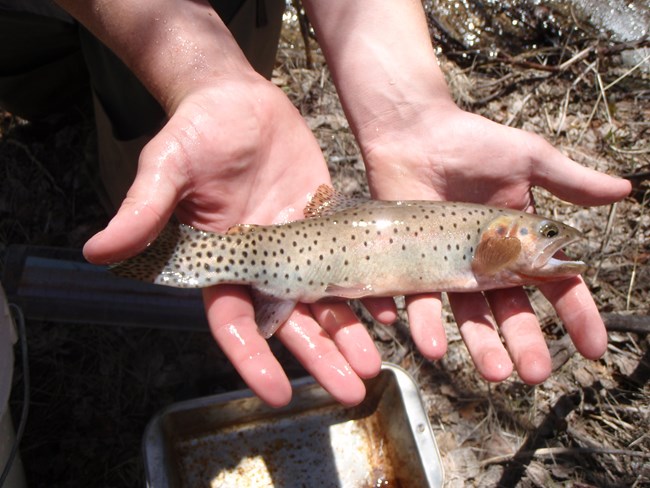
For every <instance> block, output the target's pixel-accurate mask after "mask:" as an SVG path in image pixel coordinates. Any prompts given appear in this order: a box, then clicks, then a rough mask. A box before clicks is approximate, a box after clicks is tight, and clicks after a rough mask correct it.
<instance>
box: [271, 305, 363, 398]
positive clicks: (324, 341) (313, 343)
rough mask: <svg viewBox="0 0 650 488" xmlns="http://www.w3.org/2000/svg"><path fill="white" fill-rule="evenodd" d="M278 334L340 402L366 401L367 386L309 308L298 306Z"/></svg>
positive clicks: (317, 379)
mask: <svg viewBox="0 0 650 488" xmlns="http://www.w3.org/2000/svg"><path fill="white" fill-rule="evenodd" d="M275 335H276V337H277V338H278V339H279V340H280V341H281V342H282V343H283V344H284V345H285V347H286V348H287V349H288V350H289V351H291V353H292V354H293V355H294V356H295V357H296V359H298V361H299V362H300V363H301V364H302V365H303V367H304V368H305V369H306V370H307V371H308V372H309V373H310V374H311V375H312V376H313V377H314V378H315V379H316V381H318V383H320V385H321V386H322V387H323V388H325V390H327V391H328V392H329V393H330V395H332V396H333V397H334V398H335V399H336V400H337V401H338V402H340V403H342V404H343V405H348V406H352V405H357V404H358V403H360V402H361V401H362V400H363V398H364V397H365V395H366V387H365V386H364V384H363V382H362V381H361V379H360V378H359V376H357V374H356V373H355V372H354V370H353V369H352V367H351V366H350V365H349V364H348V362H347V361H346V360H345V358H344V357H343V355H342V354H341V352H340V351H339V350H338V348H337V347H336V344H335V343H334V341H332V339H331V338H330V337H329V336H328V335H327V334H326V333H325V332H324V331H323V329H322V328H321V327H320V326H319V325H318V323H316V321H315V320H314V318H313V317H312V316H311V315H310V313H309V309H308V308H307V306H306V305H298V306H297V307H296V310H295V311H294V312H293V314H292V315H291V317H290V318H289V320H287V321H286V322H285V323H284V325H282V327H280V328H279V329H278V331H277V332H276V333H275Z"/></svg>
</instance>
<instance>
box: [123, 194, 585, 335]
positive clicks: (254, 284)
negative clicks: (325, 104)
mask: <svg viewBox="0 0 650 488" xmlns="http://www.w3.org/2000/svg"><path fill="white" fill-rule="evenodd" d="M304 214H305V219H303V220H297V221H294V222H289V223H285V224H277V225H237V226H235V227H232V228H231V229H230V230H229V231H228V232H227V233H226V234H217V233H214V232H206V231H202V230H198V229H195V228H193V227H190V226H188V225H182V224H173V225H168V226H167V227H166V228H165V230H164V231H163V232H162V234H161V235H160V236H159V238H158V239H157V240H156V241H155V242H154V243H153V244H152V245H151V246H149V247H148V248H147V249H146V250H145V251H144V252H143V253H142V254H140V255H138V256H135V257H134V258H131V259H129V260H127V261H124V262H123V263H120V264H118V265H117V266H115V267H114V268H113V269H112V271H113V272H114V273H115V274H117V275H119V276H124V277H129V278H136V279H139V280H143V281H147V282H152V283H158V284H162V285H168V286H175V287H181V288H197V287H207V286H212V285H216V284H220V283H231V284H241V285H250V287H251V291H252V296H253V301H254V306H255V314H256V322H257V324H258V327H259V329H260V333H261V334H262V335H264V336H265V337H270V336H271V335H272V334H273V333H274V332H275V331H276V329H277V328H278V327H279V326H280V325H281V324H282V323H284V322H285V321H286V319H287V318H288V316H289V315H290V314H291V312H292V311H293V309H294V307H295V305H296V303H298V302H303V303H313V302H316V301H318V300H322V299H327V298H338V299H355V298H362V297H367V296H389V297H390V296H398V295H411V294H417V293H423V292H432V291H448V292H464V291H479V290H489V289H495V288H507V287H512V286H517V285H525V284H539V283H544V282H547V281H551V280H561V279H564V278H568V277H571V276H575V275H578V274H580V273H581V272H583V271H584V270H585V269H586V265H585V264H584V263H583V262H580V261H568V260H561V259H558V258H556V257H554V255H555V254H556V252H557V251H558V250H559V249H560V248H561V247H563V246H565V245H567V244H569V243H571V242H573V241H575V240H577V239H578V238H579V236H580V234H579V232H578V231H577V230H576V229H574V228H572V227H569V226H567V225H564V224H562V223H559V222H555V221H552V220H549V219H546V218H543V217H541V216H538V215H531V214H528V213H524V212H519V211H515V210H510V209H505V208H496V207H488V206H483V205H477V204H469V203H453V202H433V201H381V200H368V199H362V198H353V197H346V196H343V195H342V194H340V193H338V192H336V191H335V190H334V189H332V188H331V187H329V186H327V185H322V186H320V187H319V188H318V190H317V191H316V193H315V195H314V196H313V197H312V198H311V200H310V202H309V204H308V205H307V207H306V208H305V210H304Z"/></svg>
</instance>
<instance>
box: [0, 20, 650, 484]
mask: <svg viewBox="0 0 650 488" xmlns="http://www.w3.org/2000/svg"><path fill="white" fill-rule="evenodd" d="M287 27H288V28H287V29H285V32H284V33H283V40H282V45H281V48H280V53H279V58H278V67H277V69H276V72H275V74H274V81H275V82H276V83H277V84H278V85H279V86H281V87H282V89H283V90H285V92H286V93H287V95H288V96H289V97H290V98H291V100H292V101H293V102H294V103H295V104H296V106H297V107H299V108H300V110H301V112H302V113H303V114H304V115H305V118H306V119H307V121H308V123H309V125H310V127H311V128H312V129H313V130H314V132H315V134H316V135H317V137H318V139H319V141H320V142H321V147H322V149H323V151H324V153H325V156H326V158H327V160H328V161H329V162H330V169H331V172H332V174H333V179H334V183H335V185H336V186H337V187H339V188H340V189H342V190H343V191H345V192H350V193H351V192H361V193H364V192H367V189H366V188H365V183H364V182H365V178H364V170H363V164H362V162H361V160H360V156H359V151H358V148H357V146H356V144H355V142H354V139H353V137H352V135H351V134H350V131H349V128H348V126H347V122H346V121H345V118H344V116H343V113H342V110H341V107H340V105H339V102H338V98H337V96H336V93H335V89H334V87H333V85H332V83H331V80H330V77H329V73H328V70H327V67H326V65H325V64H324V62H323V58H322V55H321V53H320V52H319V51H318V48H317V45H316V44H315V42H314V41H311V42H312V45H311V47H312V55H313V66H311V67H308V66H307V61H306V57H305V51H304V50H303V47H302V39H301V37H300V36H299V33H298V29H297V24H296V21H295V19H293V20H289V21H288V22H287ZM607 46H609V44H607V45H606V44H603V42H602V41H599V40H598V39H589V36H586V35H585V36H582V37H580V38H579V39H578V40H576V42H575V43H574V44H571V43H567V44H565V45H563V46H562V53H559V52H558V50H557V49H555V50H553V49H539V50H537V51H534V52H533V50H526V51H523V52H521V53H516V54H515V53H513V55H512V56H510V57H509V58H508V59H505V58H504V59H500V60H499V62H496V61H494V60H490V59H487V58H486V59H479V58H476V59H474V62H471V59H470V62H467V59H468V58H463V57H455V58H454V59H456V61H458V62H454V61H451V60H450V59H448V58H445V57H444V56H441V63H442V66H443V68H444V70H445V72H446V74H447V77H448V80H449V83H450V86H451V87H452V90H453V93H454V96H455V97H456V99H457V101H458V103H459V104H460V105H461V106H463V107H466V108H468V109H470V110H473V111H476V112H478V113H481V114H483V115H485V116H486V117H489V118H491V119H493V120H497V121H499V122H501V123H505V124H508V125H512V126H516V127H521V128H524V129H528V130H531V131H533V132H536V133H539V134H542V135H543V136H544V137H546V138H547V139H548V140H550V141H551V142H553V143H554V144H555V145H556V146H558V147H559V148H560V149H562V150H563V151H564V152H565V153H566V154H568V155H570V156H571V157H572V158H574V159H575V160H577V161H579V162H581V163H583V164H585V165H587V166H589V167H592V168H596V169H599V170H601V171H606V172H610V173H614V174H626V175H637V178H636V179H635V181H636V183H637V185H636V189H635V193H634V194H633V196H632V197H631V198H628V199H626V200H625V201H623V202H621V203H620V204H618V205H616V206H613V207H610V208H593V209H587V208H576V207H575V206H571V205H567V204H564V203H562V202H559V201H557V200H556V199H554V198H553V197H552V196H550V195H548V194H547V193H545V192H543V191H540V192H538V193H536V199H537V202H538V204H539V207H540V211H541V212H542V213H545V214H548V215H553V216H555V217H557V218H558V219H560V220H563V221H566V222H568V223H570V224H572V225H574V226H576V227H578V228H580V229H581V230H582V231H583V232H584V233H585V234H586V235H587V236H588V239H587V240H586V241H585V243H584V244H583V245H582V247H581V248H578V249H575V253H576V254H580V255H584V257H585V259H586V260H587V261H588V262H590V263H591V264H592V265H593V266H592V268H591V270H590V272H589V274H588V275H587V281H588V283H589V285H590V286H591V288H592V291H593V293H594V296H595V297H596V300H597V303H598V305H599V306H600V308H601V310H602V311H603V312H611V313H615V314H618V315H622V314H627V315H629V316H635V317H647V316H648V315H650V306H649V305H648V303H650V302H649V300H650V296H649V294H650V267H649V266H648V262H647V261H648V257H650V235H649V234H650V225H649V223H650V208H649V206H648V202H649V199H650V194H649V192H650V187H649V186H648V180H647V177H646V179H644V178H643V174H647V172H648V171H649V170H650V159H649V158H650V144H649V140H650V131H649V128H650V122H648V121H650V113H649V111H650V108H649V103H648V98H649V97H650V84H649V83H648V75H647V74H644V73H643V72H641V71H640V70H638V69H637V70H630V67H625V66H623V65H622V64H621V63H620V57H619V56H618V54H617V53H616V52H615V50H613V51H610V52H608V51H606V50H603V48H604V47H607ZM540 66H546V68H540ZM549 66H553V67H555V68H553V69H548V67H549ZM80 114H81V115H80ZM0 124H1V125H0V164H1V165H2V166H1V167H2V175H3V178H0V185H1V188H2V191H1V193H0V194H1V197H0V212H1V213H2V220H0V246H2V248H4V246H6V245H9V244H13V243H29V244H39V245H41V244H44V245H57V246H67V247H80V246H81V244H82V243H83V242H84V240H85V239H86V238H87V237H89V236H90V235H91V234H92V233H93V232H94V231H96V230H97V229H98V228H100V227H101V226H102V225H103V223H104V222H105V221H106V218H107V217H106V215H105V214H104V213H103V210H102V208H101V206H100V205H99V203H98V202H97V200H96V198H95V197H94V194H93V192H92V184H93V183H92V182H93V176H92V173H91V171H90V170H89V168H91V166H89V165H88V164H87V162H88V157H87V155H88V154H90V152H91V149H92V143H91V142H89V141H92V124H90V123H89V119H88V117H87V116H86V115H83V112H80V113H77V114H76V115H73V116H68V118H64V119H59V120H56V121H51V123H48V124H41V125H33V124H25V123H24V122H22V121H20V120H17V119H15V118H13V117H12V116H11V115H9V114H6V113H4V114H2V116H1V119H0ZM2 250H3V249H1V248H0V251H2ZM531 296H532V299H533V303H534V304H535V307H536V309H537V310H538V313H539V316H540V318H541V321H542V324H543V326H544V331H545V333H546V335H547V337H548V341H549V347H550V348H551V351H552V352H553V358H554V367H555V371H554V374H553V375H552V377H551V378H550V379H549V380H547V381H546V382H544V383H543V384H542V385H539V386H537V387H531V386H527V385H525V384H523V383H522V382H521V381H519V380H518V378H517V377H516V376H514V377H513V378H511V379H509V380H507V381H505V382H503V383H501V384H498V385H494V384H488V383H487V382H485V381H484V380H483V379H481V378H480V377H479V376H478V375H477V373H476V372H475V370H474V368H473V367H472V366H471V362H470V360H469V356H468V354H467V352H466V350H465V347H464V345H463V343H462V341H461V339H460V336H459V334H458V332H457V330H456V328H455V325H454V324H453V321H452V319H451V317H450V316H449V314H448V312H446V321H447V334H448V339H449V342H450V348H449V352H448V354H447V356H446V357H445V358H444V359H443V360H441V361H438V362H436V363H431V362H428V361H426V360H424V359H423V358H422V357H421V356H419V354H418V353H417V351H416V350H415V349H414V347H413V344H412V342H411V340H410V338H409V334H408V326H407V325H406V323H405V322H400V323H399V324H397V326H396V327H394V328H388V327H382V326H375V327H374V328H373V334H374V336H375V339H376V343H377V345H378V346H379V347H380V350H381V351H382V353H383V355H384V358H385V359H386V360H390V361H392V362H395V363H397V364H400V365H402V366H403V367H405V368H406V369H407V370H409V371H410V372H411V374H412V375H413V376H414V377H415V378H416V379H417V380H418V381H419V383H420V385H421V386H422V393H423V396H424V399H425V403H426V405H427V407H428V409H429V413H430V418H431V423H432V425H433V427H434V430H435V433H436V437H437V440H438V444H439V447H440V449H441V452H442V456H443V460H444V463H445V468H446V473H447V486H450V487H451V486H453V487H455V486H470V485H473V486H494V485H495V484H496V483H501V484H502V485H504V486H515V485H516V486H549V485H556V486H557V485H559V486H644V485H645V486H647V485H648V484H649V483H650V471H649V466H650V461H649V458H650V436H649V435H648V432H649V431H650V411H649V408H648V405H649V403H650V402H649V399H650V386H649V385H648V378H649V376H650V347H649V346H650V344H649V340H648V335H647V331H646V333H641V334H634V333H630V332H626V331H620V330H619V331H617V332H611V333H610V346H609V350H608V352H607V354H606V355H605V357H604V358H603V359H602V360H600V361H586V360H584V359H582V358H581V357H580V356H578V355H576V354H575V353H574V350H573V348H572V346H571V344H570V343H569V342H568V341H567V340H566V338H565V335H564V332H563V330H562V327H561V325H560V324H559V321H558V320H557V318H556V317H555V315H554V313H553V311H552V309H551V308H550V307H549V306H548V304H547V303H546V302H545V301H544V299H543V298H542V297H541V296H540V295H539V294H537V293H535V292H534V291H533V292H531ZM616 317H617V316H614V318H616ZM646 327H647V326H646ZM28 334H29V345H30V351H31V352H30V362H31V366H32V369H33V373H32V378H33V385H32V389H33V392H32V398H33V402H32V410H31V416H30V419H29V423H28V426H27V431H26V436H25V439H24V442H23V459H24V462H25V465H26V468H27V471H28V478H29V481H30V486H32V487H39V486H142V467H141V464H140V451H139V447H140V439H141V436H142V432H143V429H144V425H145V424H146V422H147V420H148V419H149V418H150V417H151V416H152V415H153V414H154V413H155V412H156V411H157V410H158V409H159V408H160V407H162V406H164V405H167V404H169V403H171V402H174V401H178V400H181V399H185V398H193V397H196V396H200V395H205V394H209V393H215V392H219V391H224V390H229V389H234V388H240V387H242V383H241V381H240V380H239V378H238V377H237V376H236V373H235V372H234V371H233V369H232V367H231V366H230V365H229V364H228V363H227V361H226V360H225V358H224V357H223V355H222V354H220V352H219V351H217V350H216V347H215V346H214V345H213V343H212V339H211V338H210V336H209V335H208V334H201V333H187V332H172V331H156V330H143V329H121V328H106V327H102V326H94V325H63V324H51V323H30V324H29V331H28ZM273 347H274V348H275V350H276V351H277V353H278V355H280V356H281V357H282V360H283V361H285V362H286V364H287V365H288V368H289V370H290V372H291V374H292V376H298V375H300V374H301V372H302V370H301V369H300V368H299V367H298V366H296V364H295V362H293V361H292V360H291V358H289V357H288V354H287V353H286V352H285V351H284V350H283V349H282V348H281V347H280V346H279V345H278V344H277V343H273ZM20 379H21V377H20V371H19V370H18V372H17V375H16V387H15V391H14V395H13V397H12V409H13V410H14V411H15V412H16V413H15V415H18V411H19V407H20V400H19V399H20V398H21V395H20V394H21V384H20Z"/></svg>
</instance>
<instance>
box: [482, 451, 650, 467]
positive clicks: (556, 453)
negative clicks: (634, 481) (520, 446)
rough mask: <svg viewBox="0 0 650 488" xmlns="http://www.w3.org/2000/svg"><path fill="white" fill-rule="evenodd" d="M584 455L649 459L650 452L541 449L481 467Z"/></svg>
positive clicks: (499, 458)
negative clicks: (547, 457)
mask: <svg viewBox="0 0 650 488" xmlns="http://www.w3.org/2000/svg"><path fill="white" fill-rule="evenodd" d="M582 454H602V455H612V456H630V457H640V458H649V459H650V452H641V451H632V450H630V449H608V448H606V447H541V448H539V449H535V450H534V451H521V452H518V453H516V454H505V455H503V456H495V457H491V458H489V459H485V460H484V461H482V462H481V467H483V466H487V465H490V464H501V463H507V462H511V461H517V460H518V459H521V458H525V459H530V458H533V457H544V456H564V455H568V456H579V455H582Z"/></svg>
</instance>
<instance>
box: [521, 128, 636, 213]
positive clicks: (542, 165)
mask: <svg viewBox="0 0 650 488" xmlns="http://www.w3.org/2000/svg"><path fill="white" fill-rule="evenodd" d="M538 141H539V147H538V148H537V150H536V151H535V152H533V154H536V155H537V156H536V158H535V159H536V162H535V164H534V166H533V175H532V183H533V184H534V185H538V186H541V187H544V188H546V189H547V190H549V191H550V192H551V193H553V194H554V195H555V196H557V197H559V198H561V199H562V200H565V201H568V202H571V203H574V204H576V205H585V206H590V205H607V204H610V203H613V202H616V201H618V200H621V199H622V198H625V197H626V196H627V195H628V194H629V193H630V191H631V190H632V186H631V185H630V182H629V181H627V180H624V179H623V178H618V177H614V176H609V175H607V174H605V173H601V172H599V171H596V170H593V169H591V168H587V167H585V166H582V165H581V164H578V163H576V162H575V161H573V160H572V159H570V158H568V157H566V156H564V155H563V154H562V153H561V152H560V151H558V150H557V149H555V148H554V147H553V146H551V145H550V144H549V143H548V142H546V141H544V140H543V139H541V138H540V139H538Z"/></svg>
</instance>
